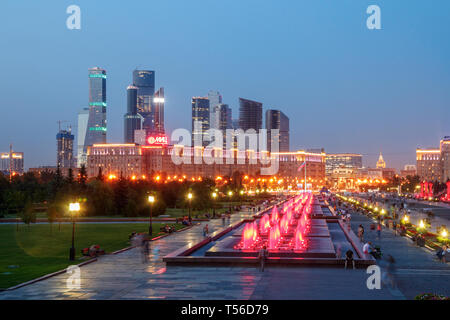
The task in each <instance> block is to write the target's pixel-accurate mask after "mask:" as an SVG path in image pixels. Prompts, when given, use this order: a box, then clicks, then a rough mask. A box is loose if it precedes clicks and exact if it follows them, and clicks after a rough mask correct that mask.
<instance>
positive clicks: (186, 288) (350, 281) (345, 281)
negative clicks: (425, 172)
mask: <svg viewBox="0 0 450 320" xmlns="http://www.w3.org/2000/svg"><path fill="white" fill-rule="evenodd" d="M249 216H251V214H250V213H248V212H242V213H237V214H234V215H233V216H232V218H231V223H233V222H236V221H239V220H240V219H243V218H245V217H249ZM361 219H362V220H361V221H359V220H358V219H357V218H356V217H354V221H353V224H354V227H355V228H356V227H357V225H358V224H359V223H360V222H364V223H368V222H367V221H364V219H366V220H367V218H365V217H361ZM204 224H205V222H203V223H202V224H201V225H198V226H195V227H193V228H191V229H189V230H186V231H183V232H179V233H176V234H172V235H170V236H168V237H165V238H162V239H160V240H158V241H155V242H153V243H152V246H151V254H150V260H149V262H147V263H143V262H142V261H141V255H140V251H139V250H138V249H132V250H128V251H125V252H122V253H120V254H117V255H106V256H102V257H101V258H100V259H99V260H98V261H97V262H94V263H91V264H88V265H86V266H83V267H81V284H80V288H79V289H73V288H68V287H67V285H66V280H67V278H68V276H69V275H68V274H62V275H58V276H55V277H52V278H49V279H47V280H44V281H41V282H37V283H34V284H31V285H29V286H25V287H22V288H19V289H16V290H12V291H5V292H1V293H0V299H405V297H406V298H409V299H410V298H411V297H413V296H414V292H413V291H414V286H415V285H416V283H418V288H421V287H422V286H427V285H428V286H430V284H429V281H433V283H434V284H433V285H434V286H435V287H436V288H438V287H439V283H440V282H441V281H444V283H449V281H448V280H450V269H449V268H448V266H444V265H442V264H439V263H438V262H436V261H434V260H433V257H432V255H431V254H428V253H426V252H423V250H422V249H420V248H416V247H412V246H411V248H409V247H408V255H407V256H406V257H405V261H403V260H402V259H401V258H400V257H398V260H399V267H400V270H399V279H400V290H395V289H390V288H382V289H381V290H369V289H368V288H367V286H366V280H367V277H368V275H367V274H366V270H364V269H357V270H344V269H343V268H336V267H268V268H267V269H266V271H265V272H263V273H262V272H260V271H259V270H258V269H257V268H256V267H188V266H180V267H178V266H177V267H167V268H166V266H165V263H164V262H163V261H162V258H163V256H165V255H166V254H168V253H170V252H172V251H174V250H176V249H178V248H180V247H181V246H184V245H186V244H188V243H190V242H192V243H195V242H197V241H199V240H200V239H202V238H203V235H202V228H203V225H204ZM208 224H209V227H210V231H216V230H219V229H221V228H223V227H224V226H223V225H222V220H221V219H217V220H212V221H210V222H208ZM366 230H369V228H367V229H366ZM389 233H390V231H389V230H388V231H384V232H383V239H385V240H382V241H386V246H388V245H389V244H388V243H390V242H394V243H395V246H393V247H396V246H397V247H398V248H400V247H401V246H402V242H403V241H406V240H404V239H400V238H394V237H393V236H392V237H391V238H392V239H390V240H388V239H389ZM382 245H383V246H384V245H385V244H384V243H383V244H382ZM424 257H426V259H425V260H426V261H425V262H423V263H422V262H420V263H418V261H421V260H423V259H424ZM411 261H412V262H411ZM413 268H419V269H420V270H421V271H420V272H421V273H420V272H419V273H417V272H416V271H414V270H413ZM409 278H410V279H414V281H412V282H408V279H409ZM421 284H422V285H421ZM444 286H445V285H444ZM416 291H417V290H416ZM405 293H406V294H405ZM417 293H420V292H416V293H415V294H417Z"/></svg>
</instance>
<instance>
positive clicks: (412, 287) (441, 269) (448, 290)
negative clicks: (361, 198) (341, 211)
mask: <svg viewBox="0 0 450 320" xmlns="http://www.w3.org/2000/svg"><path fill="white" fill-rule="evenodd" d="M351 220H352V222H351V224H352V229H353V231H354V232H355V233H357V229H358V226H359V225H360V224H362V225H363V227H364V230H365V236H364V238H365V241H371V242H372V245H379V246H380V248H381V251H382V253H383V257H386V256H387V255H388V254H390V255H392V256H393V257H394V259H395V260H396V267H397V273H396V280H397V284H398V288H399V290H400V291H401V292H402V293H403V294H404V296H405V297H406V298H407V299H414V297H415V296H416V295H418V294H420V293H425V292H432V293H438V294H443V295H446V296H450V286H449V283H450V264H449V263H447V264H444V263H442V262H439V261H438V259H437V258H436V255H435V254H434V253H433V252H431V251H430V250H428V249H425V248H420V247H418V246H416V245H415V244H414V243H413V242H412V241H411V240H410V239H408V238H405V237H400V236H395V234H394V232H393V231H392V230H390V229H383V230H382V232H381V238H380V239H377V235H376V231H371V230H370V224H371V223H373V220H371V219H370V218H368V217H366V216H364V215H359V214H356V213H353V214H352V219H351ZM382 264H383V262H382Z"/></svg>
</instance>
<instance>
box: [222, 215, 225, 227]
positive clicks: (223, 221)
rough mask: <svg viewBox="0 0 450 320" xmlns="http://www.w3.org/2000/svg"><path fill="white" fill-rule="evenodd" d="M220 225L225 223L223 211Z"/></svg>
mask: <svg viewBox="0 0 450 320" xmlns="http://www.w3.org/2000/svg"><path fill="white" fill-rule="evenodd" d="M222 225H225V213H222Z"/></svg>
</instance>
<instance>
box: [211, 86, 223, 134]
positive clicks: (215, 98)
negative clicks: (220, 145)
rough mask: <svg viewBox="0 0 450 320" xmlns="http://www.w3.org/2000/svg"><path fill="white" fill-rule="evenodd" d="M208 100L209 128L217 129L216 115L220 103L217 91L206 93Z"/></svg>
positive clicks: (217, 120) (220, 99)
mask: <svg viewBox="0 0 450 320" xmlns="http://www.w3.org/2000/svg"><path fill="white" fill-rule="evenodd" d="M208 99H209V111H210V112H209V127H210V128H211V129H219V119H218V115H217V108H216V107H217V106H218V105H219V104H221V103H222V96H221V95H220V93H219V91H214V90H210V91H209V92H208Z"/></svg>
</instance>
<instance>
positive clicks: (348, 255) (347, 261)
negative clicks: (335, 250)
mask: <svg viewBox="0 0 450 320" xmlns="http://www.w3.org/2000/svg"><path fill="white" fill-rule="evenodd" d="M350 263H351V264H352V266H353V269H355V260H354V259H353V251H352V250H350V249H349V250H347V252H346V253H345V267H344V268H345V269H347V266H348V264H350Z"/></svg>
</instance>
